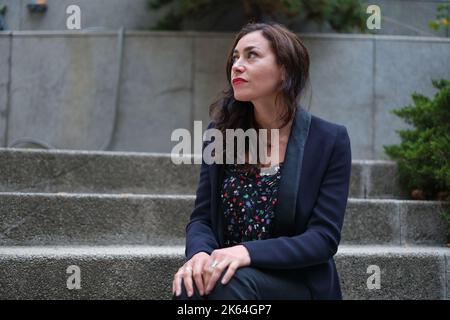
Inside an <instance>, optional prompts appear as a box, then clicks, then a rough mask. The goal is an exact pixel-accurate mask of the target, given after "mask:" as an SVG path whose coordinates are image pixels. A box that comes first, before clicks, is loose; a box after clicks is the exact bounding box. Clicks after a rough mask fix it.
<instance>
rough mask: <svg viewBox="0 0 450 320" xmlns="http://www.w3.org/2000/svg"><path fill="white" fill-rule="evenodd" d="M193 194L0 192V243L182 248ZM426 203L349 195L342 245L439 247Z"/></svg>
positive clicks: (437, 217) (436, 206)
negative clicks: (354, 197) (131, 245)
mask: <svg viewBox="0 0 450 320" xmlns="http://www.w3.org/2000/svg"><path fill="white" fill-rule="evenodd" d="M194 200H195V196H189V195H137V194H73V193H67V194H65V193H57V194H52V193H0V245H3V246H5V245H8V246H16V245H32V246H33V245H37V246H41V245H90V244H95V245H120V244H123V245H126V244H140V245H184V236H185V226H186V223H187V222H188V220H189V216H190V214H191V212H192V210H193V208H194ZM443 210H447V211H450V204H448V203H441V202H433V201H409V200H388V199H378V200H375V199H353V198H351V199H349V201H348V206H347V211H346V216H345V220H344V227H343V230H342V243H344V244H379V245H404V246H406V245H419V244H420V245H438V246H439V245H444V244H445V243H446V235H447V230H448V223H447V222H446V220H444V219H443V218H442V217H441V214H440V212H442V211H443Z"/></svg>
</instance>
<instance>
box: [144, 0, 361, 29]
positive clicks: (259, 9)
mask: <svg viewBox="0 0 450 320" xmlns="http://www.w3.org/2000/svg"><path fill="white" fill-rule="evenodd" d="M148 6H149V8H150V9H151V10H159V9H161V8H163V7H166V6H170V10H169V12H168V13H167V14H166V15H165V16H164V17H163V18H162V19H161V20H159V21H158V22H157V24H156V25H155V26H153V27H152V28H151V29H153V30H180V29H181V28H182V23H183V21H184V20H185V19H187V18H192V19H202V18H203V17H205V16H207V15H208V14H212V13H214V12H220V11H222V12H226V11H230V10H243V12H244V14H245V16H246V18H247V20H248V21H254V22H260V21H264V20H265V19H266V17H269V18H270V19H271V20H274V21H276V20H278V19H277V15H279V14H281V15H284V16H285V17H286V18H287V19H294V18H296V17H301V18H304V19H306V20H312V21H315V22H316V23H318V24H324V23H328V24H329V25H330V26H331V27H332V28H333V29H334V30H336V31H338V32H348V31H351V30H353V29H354V28H357V29H359V30H360V31H363V30H364V29H365V21H366V14H365V11H364V9H363V6H362V4H361V3H360V1H359V0H315V1H310V0H228V1H223V0H148ZM287 24H288V25H289V23H287Z"/></svg>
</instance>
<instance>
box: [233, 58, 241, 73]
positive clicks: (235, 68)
mask: <svg viewBox="0 0 450 320" xmlns="http://www.w3.org/2000/svg"><path fill="white" fill-rule="evenodd" d="M243 69H244V66H243V65H241V64H240V63H239V60H236V61H235V62H234V63H233V65H232V66H231V70H232V71H233V72H236V71H239V72H243V71H244V70H243Z"/></svg>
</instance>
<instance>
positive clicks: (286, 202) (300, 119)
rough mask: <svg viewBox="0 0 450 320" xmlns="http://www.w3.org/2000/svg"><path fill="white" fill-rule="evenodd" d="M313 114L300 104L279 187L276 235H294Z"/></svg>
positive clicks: (276, 207) (276, 209)
mask: <svg viewBox="0 0 450 320" xmlns="http://www.w3.org/2000/svg"><path fill="white" fill-rule="evenodd" d="M310 124H311V114H310V113H309V112H307V111H306V110H304V109H303V108H301V107H300V106H299V107H298V109H297V112H296V113H295V121H294V122H293V124H292V128H291V133H290V135H289V140H288V145H287V149H286V154H285V156H284V164H283V168H282V171H281V180H280V185H279V188H278V203H277V205H276V206H275V220H274V223H275V228H274V233H275V234H274V237H277V236H282V235H286V236H287V235H293V234H294V231H295V228H294V227H295V211H296V206H297V198H298V192H299V186H300V177H301V171H302V163H303V154H304V150H305V144H306V140H307V139H308V133H309V127H310Z"/></svg>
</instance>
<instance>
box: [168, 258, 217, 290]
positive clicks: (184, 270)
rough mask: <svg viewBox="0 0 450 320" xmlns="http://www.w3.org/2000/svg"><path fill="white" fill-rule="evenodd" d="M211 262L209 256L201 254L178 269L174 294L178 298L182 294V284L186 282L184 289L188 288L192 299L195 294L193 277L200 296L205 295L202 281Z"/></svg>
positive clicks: (174, 279) (173, 287)
mask: <svg viewBox="0 0 450 320" xmlns="http://www.w3.org/2000/svg"><path fill="white" fill-rule="evenodd" d="M209 261H210V257H209V254H207V253H206V252H199V253H197V254H195V255H194V256H193V257H192V258H191V259H190V260H189V261H187V262H186V263H185V264H184V265H183V266H182V267H181V268H180V269H178V272H177V273H176V274H175V276H174V278H173V282H172V294H175V293H176V295H177V296H179V295H180V294H181V282H182V281H184V287H185V288H186V291H187V294H188V297H192V295H193V294H194V288H193V283H192V277H193V278H194V281H195V284H196V286H197V289H198V291H199V292H200V295H203V294H204V292H205V288H204V286H203V283H204V281H203V279H202V274H203V272H204V269H205V266H206V265H207V263H208V262H209Z"/></svg>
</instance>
